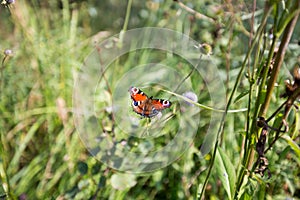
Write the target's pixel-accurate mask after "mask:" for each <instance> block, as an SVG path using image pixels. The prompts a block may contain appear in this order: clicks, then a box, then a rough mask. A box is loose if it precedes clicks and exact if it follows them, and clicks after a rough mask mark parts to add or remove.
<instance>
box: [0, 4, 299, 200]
mask: <svg viewBox="0 0 300 200" xmlns="http://www.w3.org/2000/svg"><path fill="white" fill-rule="evenodd" d="M2 3H3V4H2V5H1V7H0V17H1V20H0V27H1V28H0V41H1V43H0V50H1V51H2V52H4V51H5V50H7V49H9V50H12V54H10V53H9V52H8V51H6V54H5V53H3V54H2V55H1V60H2V65H1V77H0V81H1V82H0V84H1V85H0V98H1V101H0V133H1V149H0V150H1V152H0V153H1V160H0V174H1V187H0V196H1V199H6V198H7V199H195V198H200V197H199V196H200V195H203V192H205V194H204V196H202V198H204V199H233V198H241V199H292V198H293V199H297V198H298V199H299V196H300V178H299V176H300V170H299V167H300V158H299V157H300V153H299V152H300V150H299V113H298V112H297V110H296V109H295V108H294V107H293V108H292V109H291V112H290V114H289V115H288V118H287V122H288V124H289V131H288V132H286V133H281V134H280V136H279V138H276V136H275V133H274V132H273V135H271V134H270V136H269V137H268V143H267V144H268V145H270V144H271V142H272V141H275V143H274V144H272V149H271V150H270V151H268V153H267V154H266V157H267V159H268V161H269V165H268V168H269V170H270V173H271V177H268V174H267V173H266V174H264V176H261V175H259V174H256V173H254V170H255V169H251V166H252V165H253V164H254V162H255V161H256V160H255V159H257V154H256V152H255V145H256V142H257V139H258V137H259V135H260V131H261V129H259V128H255V124H256V123H255V122H256V117H257V116H258V113H261V111H260V110H259V109H260V106H256V105H262V104H263V103H262V102H261V101H260V100H259V99H260V98H261V96H258V94H260V93H259V92H263V91H264V89H265V88H264V87H262V89H261V88H260V86H261V85H267V84H268V83H269V82H270V76H269V75H268V73H263V72H265V71H268V70H262V69H263V68H264V67H265V68H266V69H268V66H269V65H267V66H266V64H265V63H267V62H268V61H270V62H271V59H272V54H271V53H273V52H274V50H275V49H274V48H273V47H274V46H272V45H271V44H272V42H273V41H274V40H275V39H276V40H275V42H276V43H275V44H276V46H278V44H279V43H280V41H283V42H285V43H286V44H287V45H288V46H287V50H286V52H285V55H283V57H284V63H283V64H282V65H283V67H281V70H280V72H279V73H278V78H277V79H276V87H275V89H274V90H273V92H272V94H270V97H271V100H270V101H271V103H270V106H269V107H267V108H266V111H267V112H266V113H263V112H262V114H263V115H265V116H264V117H266V118H267V117H268V116H270V115H271V114H272V113H273V112H274V111H275V110H276V109H277V108H278V107H279V106H280V105H281V104H282V103H283V102H284V99H282V98H280V94H282V93H284V91H285V85H284V80H285V79H287V78H289V79H293V77H292V73H289V71H292V69H293V67H294V66H295V65H297V63H298V64H299V62H300V57H299V56H300V53H299V34H300V28H299V21H298V22H297V24H296V26H295V27H294V29H292V32H291V33H292V37H291V39H290V40H288V41H287V40H284V38H285V37H284V36H283V35H284V31H285V30H286V29H287V27H288V23H289V22H290V21H292V19H293V18H294V17H295V16H297V15H299V9H300V7H299V2H298V3H297V1H296V0H294V1H293V0H288V1H266V2H265V1H246V2H243V1H225V2H223V1H183V2H179V1H166V0H147V1H133V2H132V1H130V0H129V1H121V0H112V1H108V0H101V1H89V0H86V1H76V0H74V1H67V0H62V1H57V0H49V1H38V0H28V1H25V0H19V1H18V0H16V1H15V3H14V4H8V3H6V1H2ZM5 3H6V4H5ZM131 3H132V4H131ZM128 4H129V6H128ZM266 5H268V6H266ZM254 6H256V7H255V9H254V10H255V13H254V12H253V7H254ZM267 7H268V8H270V12H267V11H269V10H268V9H266V8H267ZM189 8H192V9H193V10H190V9H189ZM126 15H127V16H128V18H125V16H126ZM265 15H266V18H264V16H265ZM264 19H267V20H266V21H265V23H263V20H264ZM147 26H151V27H163V28H169V29H172V30H176V31H178V32H181V33H184V34H187V35H189V36H190V37H192V38H193V39H195V40H196V41H199V42H200V43H206V44H209V45H210V46H211V47H212V58H213V59H214V63H216V64H217V65H218V68H219V69H220V71H219V72H220V73H221V75H222V77H223V80H222V81H224V85H225V86H226V87H227V88H226V89H227V91H228V99H231V100H232V101H231V104H229V106H230V108H229V109H241V108H248V112H238V113H234V114H232V113H228V114H227V115H226V120H225V119H224V121H223V122H224V124H225V126H224V127H223V128H224V129H223V131H222V132H221V133H220V134H218V135H219V136H220V137H219V138H220V140H218V143H216V144H215V145H216V146H219V147H218V148H214V149H213V150H214V151H213V150H212V153H210V154H208V155H206V156H205V157H203V156H201V155H200V151H199V148H200V145H201V140H202V138H201V135H203V134H204V133H203V132H201V130H204V129H205V127H206V128H207V125H208V124H209V123H208V122H207V123H206V121H205V120H206V118H205V117H204V118H201V120H203V122H202V125H201V126H203V127H204V129H199V130H198V133H197V136H196V138H195V142H194V144H193V145H192V146H191V148H190V149H189V150H188V151H187V152H185V153H184V155H183V156H182V158H181V159H180V160H178V161H176V162H174V163H173V164H171V165H170V166H168V167H166V168H163V169H161V170H158V171H155V172H153V173H150V174H144V175H135V174H122V173H119V172H117V171H115V170H112V169H110V168H108V167H107V166H106V165H103V164H102V163H100V162H98V161H97V160H95V159H94V158H93V157H92V156H90V154H89V153H88V151H87V150H86V149H85V147H84V146H83V144H82V143H81V141H80V139H79V136H78V134H77V133H76V129H75V126H74V121H73V118H72V91H73V85H74V80H75V77H76V72H77V71H78V70H79V69H80V66H81V65H82V63H83V61H84V59H85V58H86V56H87V55H88V54H89V53H90V52H91V51H92V50H93V48H94V44H95V43H96V42H100V41H102V40H104V39H105V38H107V37H109V36H111V35H114V34H117V33H119V32H120V31H121V30H122V29H123V30H125V29H127V30H128V29H131V28H138V27H147ZM260 27H262V29H261V32H260V29H259V28H260ZM282 27H283V28H282ZM255 37H257V38H256V39H255ZM274 38H275V39H274ZM249 41H251V42H249ZM250 49H251V52H249V50H250ZM270 52H271V53H270ZM270 55H271V56H270ZM247 56H248V57H247ZM143 58H144V59H146V58H145V57H143V56H141V59H143ZM132 62H133V61H132V60H130V59H129V58H128V60H125V61H124V63H125V64H124V66H125V68H126V67H129V66H132V65H131V64H130V63H132ZM147 62H148V60H140V61H139V63H147ZM122 64H123V63H122ZM258 72H262V73H261V74H266V78H265V79H263V78H262V77H261V74H259V73H258ZM115 73H118V71H116V72H115ZM119 73H121V71H120V72H119ZM271 73H272V72H271ZM186 74H188V72H186ZM191 78H192V80H193V83H194V84H193V86H194V87H195V88H196V89H198V90H199V88H201V87H202V86H201V85H200V83H201V81H202V79H201V77H197V76H192V77H191ZM197 83H199V84H198V85H197ZM263 94H265V93H263ZM204 95H209V94H204ZM262 96H264V95H262ZM207 97H208V96H207ZM256 102H258V103H256ZM199 103H202V102H199ZM280 113H281V114H282V113H284V110H283V109H282V110H281V111H280ZM280 113H279V114H280ZM106 114H107V115H109V113H106ZM275 118H276V119H279V121H280V119H281V118H280V117H275ZM207 119H209V116H208V117H207ZM272 122H273V121H272ZM250 125H252V126H250ZM270 125H273V124H271V123H270ZM221 126H222V125H221ZM274 126H275V127H278V126H276V123H275V124H274ZM250 127H252V129H250ZM251 131H252V132H251ZM274 138H276V139H275V140H274ZM268 145H267V146H268ZM216 146H215V147H216ZM245 152H246V153H245ZM214 153H216V154H214ZM249 158H252V159H249ZM210 164H211V165H210ZM210 166H212V168H210ZM249 166H250V167H249ZM209 169H211V171H210V170H209ZM224 177H225V178H224ZM206 180H207V182H206Z"/></svg>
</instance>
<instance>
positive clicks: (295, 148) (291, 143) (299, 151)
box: [282, 135, 300, 158]
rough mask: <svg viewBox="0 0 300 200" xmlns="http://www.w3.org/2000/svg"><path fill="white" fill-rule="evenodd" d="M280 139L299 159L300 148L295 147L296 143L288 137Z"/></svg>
mask: <svg viewBox="0 0 300 200" xmlns="http://www.w3.org/2000/svg"><path fill="white" fill-rule="evenodd" d="M282 138H283V139H285V140H286V141H287V143H288V144H289V145H290V147H291V148H292V149H293V150H294V152H295V154H296V155H297V157H298V158H300V147H299V146H298V145H297V143H296V142H295V141H294V140H292V138H291V137H290V136H288V135H283V136H282Z"/></svg>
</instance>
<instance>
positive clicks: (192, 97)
mask: <svg viewBox="0 0 300 200" xmlns="http://www.w3.org/2000/svg"><path fill="white" fill-rule="evenodd" d="M182 96H184V97H186V98H188V99H190V100H192V101H193V102H198V97H197V95H196V94H195V93H194V92H190V91H189V92H185V93H183V94H182ZM185 102H186V104H187V105H189V106H194V104H192V103H190V102H187V101H185Z"/></svg>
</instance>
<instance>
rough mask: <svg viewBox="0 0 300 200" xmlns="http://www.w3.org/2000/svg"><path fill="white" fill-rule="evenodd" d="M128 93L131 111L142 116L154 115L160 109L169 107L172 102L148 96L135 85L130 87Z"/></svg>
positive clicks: (149, 116)
mask: <svg viewBox="0 0 300 200" xmlns="http://www.w3.org/2000/svg"><path fill="white" fill-rule="evenodd" d="M129 93H130V96H131V99H132V108H133V111H134V112H136V113H137V114H139V115H142V116H143V117H148V118H151V117H154V116H156V115H157V114H158V113H159V112H160V111H162V110H164V109H166V108H170V107H171V105H172V103H171V102H170V101H168V100H165V99H153V97H152V96H151V97H148V96H147V95H146V94H145V93H144V92H143V91H141V90H140V89H139V88H137V87H130V88H129Z"/></svg>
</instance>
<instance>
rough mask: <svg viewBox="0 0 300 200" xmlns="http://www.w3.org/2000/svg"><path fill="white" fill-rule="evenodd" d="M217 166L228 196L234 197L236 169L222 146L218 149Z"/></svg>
mask: <svg viewBox="0 0 300 200" xmlns="http://www.w3.org/2000/svg"><path fill="white" fill-rule="evenodd" d="M216 167H217V174H218V176H219V178H220V180H221V182H222V185H223V187H224V189H225V191H226V193H227V195H228V198H229V199H233V196H234V190H235V181H236V174H235V169H234V166H233V165H232V163H231V160H229V158H228V156H227V155H226V153H225V152H224V151H223V150H222V149H221V148H218V149H217V154H216Z"/></svg>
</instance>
